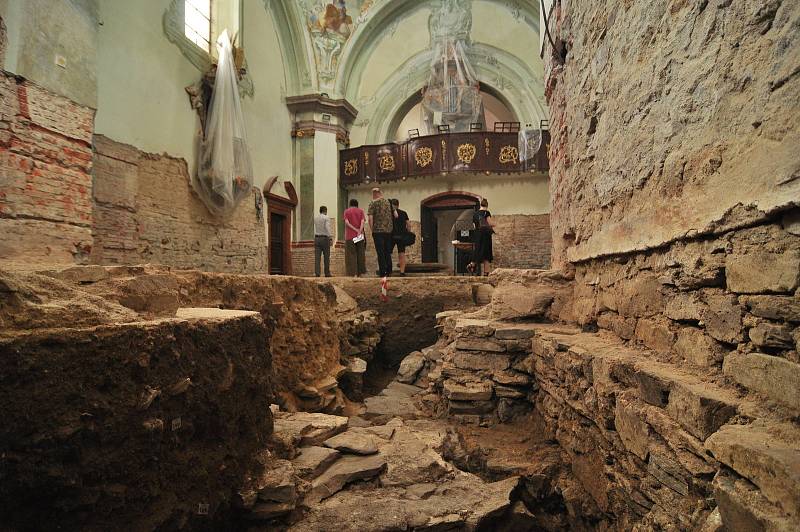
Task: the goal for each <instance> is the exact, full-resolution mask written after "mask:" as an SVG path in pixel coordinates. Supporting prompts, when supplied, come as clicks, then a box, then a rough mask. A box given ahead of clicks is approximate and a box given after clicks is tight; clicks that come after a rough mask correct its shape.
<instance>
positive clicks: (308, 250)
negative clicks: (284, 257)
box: [292, 242, 345, 277]
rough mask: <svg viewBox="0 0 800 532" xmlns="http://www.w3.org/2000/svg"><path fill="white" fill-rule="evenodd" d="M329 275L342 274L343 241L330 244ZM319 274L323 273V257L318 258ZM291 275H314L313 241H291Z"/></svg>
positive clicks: (343, 270)
mask: <svg viewBox="0 0 800 532" xmlns="http://www.w3.org/2000/svg"><path fill="white" fill-rule="evenodd" d="M330 261H331V263H330V266H331V275H335V276H339V275H344V272H345V269H344V243H343V242H337V243H336V244H335V245H334V246H331V258H330ZM319 272H320V275H325V266H324V259H323V258H322V257H321V256H320V259H319ZM292 275H299V276H301V277H313V276H314V242H293V243H292Z"/></svg>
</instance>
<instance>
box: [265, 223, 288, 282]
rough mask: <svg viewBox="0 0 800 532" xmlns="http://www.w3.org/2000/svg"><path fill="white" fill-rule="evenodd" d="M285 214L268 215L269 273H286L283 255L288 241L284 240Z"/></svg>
mask: <svg viewBox="0 0 800 532" xmlns="http://www.w3.org/2000/svg"><path fill="white" fill-rule="evenodd" d="M285 224H286V216H284V215H282V214H277V213H274V212H272V213H270V215H269V273H271V274H276V275H283V274H285V273H286V265H285V264H284V256H285V252H286V246H287V245H289V243H288V242H286V241H285V240H284V226H285Z"/></svg>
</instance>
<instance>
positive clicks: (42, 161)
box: [0, 72, 94, 265]
mask: <svg viewBox="0 0 800 532" xmlns="http://www.w3.org/2000/svg"><path fill="white" fill-rule="evenodd" d="M93 124H94V110H93V109H90V108H89V107H85V106H82V105H78V104H76V103H74V102H72V101H70V100H68V99H66V98H64V97H61V96H57V95H55V94H53V93H51V92H49V91H47V90H45V89H43V88H41V87H39V86H37V85H35V84H33V83H31V82H29V81H26V80H24V79H22V78H17V77H14V76H12V75H10V74H8V73H6V72H2V73H0V172H2V173H0V261H2V262H4V263H17V264H25V265H31V264H41V263H52V264H63V265H69V264H84V263H86V262H88V260H89V253H90V251H91V249H92V198H91V190H92V175H91V173H92V147H91V141H92V129H93Z"/></svg>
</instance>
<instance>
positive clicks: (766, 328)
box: [748, 322, 794, 349]
mask: <svg viewBox="0 0 800 532" xmlns="http://www.w3.org/2000/svg"><path fill="white" fill-rule="evenodd" d="M748 334H749V336H750V340H752V342H753V343H754V344H755V345H757V346H758V347H777V348H781V349H791V348H792V346H793V345H794V339H793V338H792V328H791V327H789V326H788V325H778V324H775V323H766V322H764V323H759V324H758V325H756V326H755V327H753V328H752V329H750V331H749V333H748Z"/></svg>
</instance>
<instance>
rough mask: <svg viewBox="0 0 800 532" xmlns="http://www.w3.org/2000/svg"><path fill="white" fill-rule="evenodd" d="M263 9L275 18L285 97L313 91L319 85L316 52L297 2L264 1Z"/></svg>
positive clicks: (273, 19)
mask: <svg viewBox="0 0 800 532" xmlns="http://www.w3.org/2000/svg"><path fill="white" fill-rule="evenodd" d="M264 9H265V10H266V11H267V13H268V14H269V15H271V16H272V24H273V26H274V28H275V32H276V33H277V36H278V46H279V47H280V51H281V57H282V59H283V61H282V63H283V69H284V72H283V75H284V80H285V83H286V94H288V95H295V94H303V93H306V92H309V91H312V90H314V89H315V88H316V85H317V76H316V62H315V61H314V51H313V49H312V48H311V45H310V42H309V41H310V37H309V35H308V32H307V31H306V30H305V26H304V24H303V21H302V17H300V16H299V15H298V12H297V6H296V5H294V2H292V3H289V2H284V1H279V0H272V1H270V0H264ZM312 74H313V75H312Z"/></svg>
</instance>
